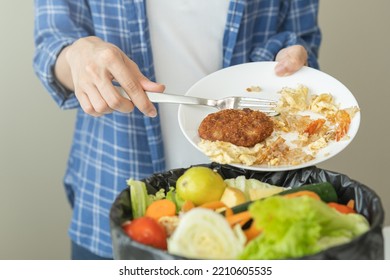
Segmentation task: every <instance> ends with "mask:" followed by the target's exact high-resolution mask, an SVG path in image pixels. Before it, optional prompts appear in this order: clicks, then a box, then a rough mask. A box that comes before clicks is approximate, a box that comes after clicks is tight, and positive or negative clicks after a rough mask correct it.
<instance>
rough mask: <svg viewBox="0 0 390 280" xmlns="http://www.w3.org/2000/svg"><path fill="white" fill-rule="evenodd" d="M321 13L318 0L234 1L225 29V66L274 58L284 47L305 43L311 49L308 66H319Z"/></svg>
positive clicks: (308, 49)
mask: <svg viewBox="0 0 390 280" xmlns="http://www.w3.org/2000/svg"><path fill="white" fill-rule="evenodd" d="M317 14H318V0H279V1H269V0H268V1H267V0H253V1H240V0H239V1H232V4H231V9H230V11H229V14H228V20H227V28H226V30H225V37H226V42H228V43H227V46H226V47H225V49H224V51H225V57H224V67H227V66H229V65H232V64H239V63H245V62H248V61H272V60H274V59H275V56H276V54H277V53H278V52H279V51H280V50H281V49H283V48H286V47H289V46H292V45H302V46H303V47H305V49H306V51H307V52H308V65H309V66H310V67H313V68H319V65H318V61H317V56H318V49H319V46H320V43H321V31H320V28H319V27H318V24H317Z"/></svg>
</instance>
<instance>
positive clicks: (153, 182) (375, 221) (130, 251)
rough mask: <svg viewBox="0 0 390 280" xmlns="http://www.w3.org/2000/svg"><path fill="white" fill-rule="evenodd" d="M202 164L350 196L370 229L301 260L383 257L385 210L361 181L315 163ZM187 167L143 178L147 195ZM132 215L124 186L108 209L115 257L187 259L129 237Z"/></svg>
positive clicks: (166, 185) (172, 183) (229, 174)
mask: <svg viewBox="0 0 390 280" xmlns="http://www.w3.org/2000/svg"><path fill="white" fill-rule="evenodd" d="M201 165H202V166H207V167H210V168H212V169H214V170H217V171H218V172H219V173H220V174H221V175H222V177H223V178H224V179H228V178H235V177H237V176H240V175H244V176H245V177H246V178H247V179H249V178H255V179H258V180H260V181H263V182H266V183H269V184H272V185H278V186H284V187H297V186H301V185H304V184H312V183H319V182H329V183H331V184H332V185H333V186H334V187H335V189H336V192H337V194H338V197H339V202H340V203H343V204H346V203H347V202H348V201H349V200H350V199H354V200H355V208H356V210H357V212H358V213H360V214H362V215H363V216H365V217H366V218H367V220H368V221H369V223H370V230H369V231H368V232H366V233H365V234H363V235H361V236H359V237H358V238H356V239H354V240H353V241H351V242H349V243H347V244H343V245H339V246H335V247H332V248H329V249H327V250H325V251H322V252H319V253H317V254H315V255H309V256H305V257H302V258H301V259H316V260H358V259H362V260H375V259H384V241H383V234H382V227H383V221H384V210H383V207H382V203H381V200H380V198H379V197H378V195H377V194H376V193H375V192H374V191H373V190H372V189H370V188H369V187H367V186H365V185H364V184H361V183H359V182H357V181H355V180H352V179H350V178H349V177H348V176H346V175H343V174H339V173H336V172H332V171H328V170H324V169H319V168H317V167H315V166H312V167H308V168H303V169H299V170H292V171H281V172H259V171H252V170H247V169H240V168H236V167H233V166H229V165H220V164H217V163H211V164H201ZM186 170H187V169H184V168H180V169H174V170H170V171H167V172H165V173H159V174H155V175H153V176H151V177H150V178H146V179H144V180H143V181H144V182H145V183H146V186H147V190H148V192H149V193H150V194H154V193H156V192H157V191H158V190H159V189H161V188H164V189H165V190H166V191H168V189H169V186H175V183H176V180H177V179H178V178H179V177H180V176H181V175H182V174H183V173H184V172H185V171H186ZM131 218H132V213H131V202H130V191H129V189H128V188H126V189H125V190H123V191H122V192H121V193H120V194H119V196H118V197H117V199H116V200H115V201H114V203H113V205H112V208H111V212H110V225H111V237H112V245H113V252H114V258H115V259H122V260H125V259H126V260H131V259H133V260H141V259H143V260H153V259H154V260H170V259H186V258H184V257H180V256H176V255H172V254H169V253H168V252H166V251H162V250H159V249H155V248H153V247H150V246H146V245H143V244H141V243H138V242H135V241H133V240H131V239H130V238H129V237H128V236H127V235H126V234H125V232H124V231H123V230H122V227H121V225H122V224H123V223H124V222H125V221H128V220H130V219H131Z"/></svg>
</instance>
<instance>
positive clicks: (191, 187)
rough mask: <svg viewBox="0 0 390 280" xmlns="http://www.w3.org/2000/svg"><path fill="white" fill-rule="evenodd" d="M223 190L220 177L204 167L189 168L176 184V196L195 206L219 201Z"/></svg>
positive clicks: (223, 186)
mask: <svg viewBox="0 0 390 280" xmlns="http://www.w3.org/2000/svg"><path fill="white" fill-rule="evenodd" d="M225 188H226V183H225V182H224V180H223V178H222V176H221V175H219V174H218V173H217V172H215V171H213V170H212V169H211V168H208V167H204V166H194V167H190V168H189V169H187V170H186V171H185V172H184V174H183V175H181V176H180V177H179V179H178V180H177V182H176V192H177V194H178V196H179V197H180V198H182V199H183V200H190V201H192V202H193V203H194V204H195V206H198V205H201V204H203V203H206V202H210V201H217V200H220V198H221V196H222V194H223V192H224V191H225Z"/></svg>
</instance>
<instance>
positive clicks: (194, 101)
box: [145, 91, 213, 106]
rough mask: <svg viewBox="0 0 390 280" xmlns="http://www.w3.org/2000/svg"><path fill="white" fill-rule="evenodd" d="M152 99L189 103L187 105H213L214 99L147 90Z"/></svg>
mask: <svg viewBox="0 0 390 280" xmlns="http://www.w3.org/2000/svg"><path fill="white" fill-rule="evenodd" d="M145 93H146V95H147V96H148V97H149V99H150V101H152V102H156V103H176V104H187V105H205V106H213V104H212V103H213V102H212V101H213V100H211V101H210V100H208V99H204V98H200V97H194V96H186V95H178V94H171V93H160V92H150V91H145Z"/></svg>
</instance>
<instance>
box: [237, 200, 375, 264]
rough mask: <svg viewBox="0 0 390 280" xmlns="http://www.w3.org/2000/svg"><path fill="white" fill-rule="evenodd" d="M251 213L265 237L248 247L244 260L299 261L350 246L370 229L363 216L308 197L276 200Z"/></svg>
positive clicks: (256, 206)
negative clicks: (345, 212) (356, 238)
mask: <svg viewBox="0 0 390 280" xmlns="http://www.w3.org/2000/svg"><path fill="white" fill-rule="evenodd" d="M248 210H249V211H250V213H251V215H252V216H253V219H254V222H255V224H256V226H257V227H258V228H261V229H262V233H261V234H260V235H259V236H258V237H256V238H255V239H253V240H252V241H250V242H249V243H248V245H247V246H246V247H245V249H244V251H243V253H242V254H241V255H240V259H287V258H299V257H302V256H304V255H310V254H315V253H317V252H319V251H321V250H324V249H327V248H329V247H331V246H335V245H339V244H342V243H346V242H349V241H350V240H352V239H353V238H355V237H356V236H358V235H360V234H363V233H364V232H366V231H367V230H368V229H369V224H368V222H367V220H366V219H365V218H364V217H363V216H362V215H360V214H342V213H339V212H338V211H337V210H335V209H333V208H330V207H329V206H328V205H327V204H326V203H324V202H323V201H319V200H316V199H313V198H310V197H306V196H302V197H297V198H294V199H292V198H285V197H283V196H273V197H269V198H266V199H263V200H258V201H256V202H254V203H252V204H251V205H250V206H249V209H248Z"/></svg>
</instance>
